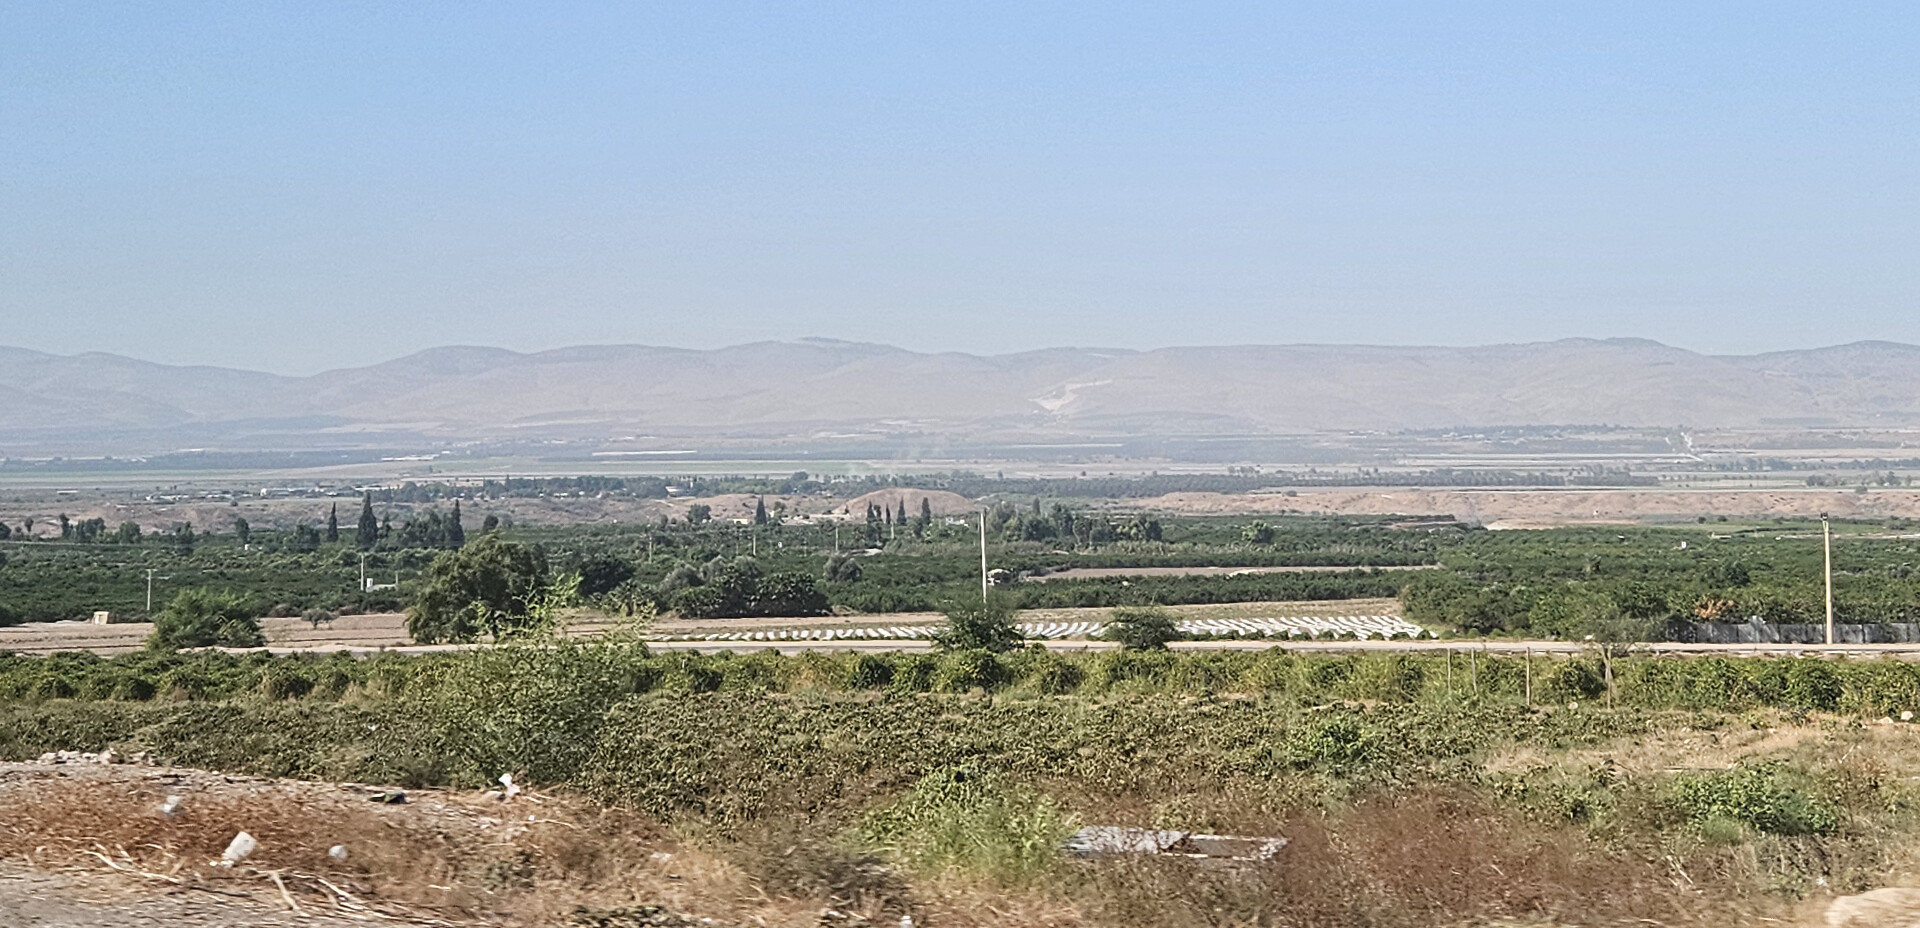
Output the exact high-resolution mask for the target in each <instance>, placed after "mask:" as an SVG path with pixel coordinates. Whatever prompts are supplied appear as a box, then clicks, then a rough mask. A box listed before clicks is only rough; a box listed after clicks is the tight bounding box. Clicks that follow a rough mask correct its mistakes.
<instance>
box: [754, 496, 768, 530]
mask: <svg viewBox="0 0 1920 928" xmlns="http://www.w3.org/2000/svg"><path fill="white" fill-rule="evenodd" d="M753 524H755V525H765V524H767V500H766V498H765V497H762V498H760V499H758V500H755V501H754V504H753Z"/></svg>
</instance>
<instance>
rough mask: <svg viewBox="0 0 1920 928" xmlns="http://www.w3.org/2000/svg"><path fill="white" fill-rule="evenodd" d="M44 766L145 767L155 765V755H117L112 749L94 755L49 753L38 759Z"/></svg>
mask: <svg viewBox="0 0 1920 928" xmlns="http://www.w3.org/2000/svg"><path fill="white" fill-rule="evenodd" d="M37 762H38V763H42V764H136V765H139V766H143V767H149V766H152V765H153V755H151V754H148V753H147V752H145V751H139V752H136V753H134V754H117V753H115V752H114V750H113V749H112V748H108V749H107V750H104V751H101V752H99V753H97V754H96V753H94V752H92V751H48V752H47V753H45V754H42V755H40V757H39V758H38V759H37Z"/></svg>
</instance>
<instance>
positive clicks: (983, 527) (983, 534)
mask: <svg viewBox="0 0 1920 928" xmlns="http://www.w3.org/2000/svg"><path fill="white" fill-rule="evenodd" d="M980 601H981V602H982V603H985V602H986V601H987V511H986V510H985V509H982V510H980Z"/></svg>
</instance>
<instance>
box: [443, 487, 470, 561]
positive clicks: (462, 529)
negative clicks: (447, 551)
mask: <svg viewBox="0 0 1920 928" xmlns="http://www.w3.org/2000/svg"><path fill="white" fill-rule="evenodd" d="M466 546H467V528H466V526H464V525H461V524H460V501H459V500H457V499H456V500H454V501H453V519H452V520H451V521H449V522H448V523H447V547H449V548H453V549H456V550H458V549H460V548H464V547H466Z"/></svg>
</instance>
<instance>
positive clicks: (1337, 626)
mask: <svg viewBox="0 0 1920 928" xmlns="http://www.w3.org/2000/svg"><path fill="white" fill-rule="evenodd" d="M1107 624H1108V623H1106V622H1094V621H1080V622H1027V623H1024V624H1021V625H1020V626H1019V628H1020V632H1021V634H1024V635H1026V636H1027V637H1028V638H1035V639H1039V640H1042V641H1061V640H1066V639H1070V638H1096V637H1098V636H1099V635H1100V633H1101V632H1103V631H1105V630H1106V627H1107ZM1175 625H1176V627H1178V628H1179V629H1180V631H1182V632H1184V633H1186V634H1189V635H1211V636H1218V637H1225V636H1232V635H1239V636H1242V637H1267V638H1324V637H1327V636H1333V637H1336V638H1355V639H1359V640H1361V641H1365V640H1368V639H1373V638H1380V639H1386V638H1396V637H1398V638H1422V637H1430V636H1429V635H1428V633H1427V631H1426V629H1423V628H1421V627H1420V626H1418V625H1415V624H1413V623H1412V622H1409V621H1407V620H1406V619H1404V618H1401V617H1400V616H1397V615H1347V616H1287V617H1277V618H1259V619H1190V620H1186V621H1181V622H1177V623H1175ZM939 632H940V626H938V625H879V626H850V627H845V628H776V629H755V630H751V631H748V630H742V631H737V632H684V633H661V634H655V635H650V636H648V637H649V638H650V639H652V640H654V641H714V642H721V641H728V642H731V641H738V642H767V643H770V644H771V643H777V642H782V641H860V640H866V641H923V640H927V639H930V638H932V637H934V636H935V635H936V634H938V633H939Z"/></svg>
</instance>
